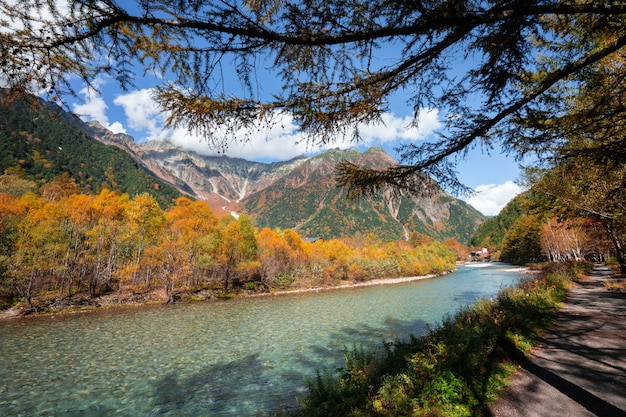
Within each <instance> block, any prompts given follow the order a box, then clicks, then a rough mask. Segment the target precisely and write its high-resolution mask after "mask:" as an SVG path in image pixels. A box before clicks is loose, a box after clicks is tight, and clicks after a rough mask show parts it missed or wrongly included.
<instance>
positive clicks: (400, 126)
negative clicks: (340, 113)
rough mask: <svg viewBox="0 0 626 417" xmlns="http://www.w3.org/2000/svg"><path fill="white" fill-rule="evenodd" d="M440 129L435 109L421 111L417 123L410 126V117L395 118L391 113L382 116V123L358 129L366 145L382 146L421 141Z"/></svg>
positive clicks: (437, 112)
mask: <svg viewBox="0 0 626 417" xmlns="http://www.w3.org/2000/svg"><path fill="white" fill-rule="evenodd" d="M440 127H441V122H440V121H439V111H438V110H437V109H422V110H421V111H420V114H419V118H418V122H417V123H416V125H412V117H410V116H405V117H403V118H400V117H397V116H395V115H394V114H392V113H385V114H383V116H382V123H378V124H375V125H367V126H362V127H359V130H360V132H361V136H362V137H363V142H364V143H366V144H372V145H375V144H383V143H387V142H394V141H397V140H398V139H402V140H410V141H415V140H421V139H424V138H426V137H427V136H428V135H430V134H431V133H433V132H434V131H435V130H437V129H438V128H440Z"/></svg>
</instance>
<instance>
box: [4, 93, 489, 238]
mask: <svg viewBox="0 0 626 417" xmlns="http://www.w3.org/2000/svg"><path fill="white" fill-rule="evenodd" d="M44 104H45V106H43V105H38V106H35V108H32V109H31V110H28V106H24V105H21V107H20V109H19V114H21V117H20V120H22V122H20V123H17V122H16V121H15V120H13V119H15V117H13V118H7V117H4V120H3V121H2V126H1V127H2V129H1V131H0V147H4V148H5V149H13V148H15V147H16V146H17V147H18V148H19V149H20V152H21V153H19V155H18V152H15V151H14V150H13V151H12V152H13V153H15V155H16V156H15V157H13V158H4V159H1V158H0V172H2V171H4V169H6V168H8V167H10V166H12V165H15V164H16V163H17V162H16V161H25V160H33V155H35V154H37V155H41V154H42V152H44V155H51V156H54V154H55V153H61V152H60V151H59V149H66V150H67V153H68V154H69V153H71V154H73V155H81V154H82V155H83V156H82V159H85V158H84V155H85V154H87V153H88V154H93V153H94V150H93V147H94V146H101V145H102V144H104V145H107V146H106V148H107V149H108V150H107V152H112V153H113V154H115V155H117V154H116V152H119V150H123V151H124V152H123V153H124V154H125V155H117V156H116V157H121V158H124V157H126V158H127V159H128V161H126V162H125V163H124V164H120V163H117V165H116V167H115V169H114V170H113V169H112V168H111V167H102V166H101V165H98V167H97V168H94V170H96V169H100V170H102V171H107V170H108V171H109V172H110V171H112V170H113V173H114V175H115V179H116V184H117V186H118V187H119V188H120V190H121V191H123V192H129V193H131V194H132V193H138V192H140V190H139V189H137V190H135V189H133V188H131V187H128V186H127V185H125V184H124V180H125V178H126V177H128V174H127V173H125V172H122V171H123V170H125V169H130V170H131V171H133V170H142V171H143V172H144V174H143V175H139V177H141V179H142V180H145V179H146V178H150V179H151V180H150V181H151V182H150V184H148V186H147V188H148V189H149V190H150V191H152V192H154V190H159V191H160V190H168V193H167V195H168V196H169V197H167V198H170V201H171V198H174V197H175V195H174V194H173V193H172V192H171V191H169V190H172V189H176V190H178V191H179V192H180V193H182V194H186V195H188V196H190V197H193V198H196V199H199V200H203V201H206V202H207V203H208V204H209V205H210V206H211V207H212V209H213V211H214V212H215V213H216V214H217V215H218V216H219V215H223V214H227V213H232V214H234V215H238V214H240V213H246V214H248V215H249V216H250V217H251V218H252V219H253V221H254V223H255V224H256V225H257V226H258V227H270V228H281V229H292V230H295V231H296V232H298V233H299V234H300V235H301V236H303V237H310V238H325V239H329V238H336V237H347V236H356V235H362V236H367V235H370V234H372V235H373V236H376V237H377V238H379V239H382V240H388V239H406V238H408V237H409V235H410V234H411V233H412V232H418V233H421V234H424V235H427V236H430V237H433V238H436V239H444V238H448V237H452V238H455V239H457V240H459V241H460V242H468V241H469V240H470V238H471V237H472V235H473V233H474V231H475V230H476V228H477V227H478V225H479V224H480V223H482V222H483V221H484V220H485V216H483V215H482V214H481V213H480V212H478V211H477V210H475V209H474V208H473V207H471V206H470V205H468V204H467V203H465V202H463V201H461V200H458V199H456V198H454V197H453V196H451V195H450V194H448V193H446V192H445V191H444V190H442V189H440V188H439V187H436V186H435V192H432V193H429V194H428V195H427V196H415V195H411V194H409V193H406V192H399V193H383V194H381V195H379V196H376V197H374V198H361V199H358V200H348V199H347V198H346V193H345V191H344V190H342V189H341V188H338V187H337V186H336V184H335V180H334V177H335V167H336V164H337V163H338V162H339V161H342V160H349V161H351V162H353V163H356V164H360V165H364V166H367V167H370V168H375V169H382V168H386V167H389V166H392V165H395V164H397V162H396V161H395V160H394V159H393V158H392V157H391V156H390V155H389V154H387V153H386V152H385V151H383V150H382V149H379V148H371V149H369V150H367V151H365V152H360V151H358V150H355V149H349V150H329V151H326V152H323V153H321V154H319V155H317V156H302V157H298V158H294V159H292V160H290V161H285V162H274V163H262V162H254V161H247V160H243V159H238V158H230V157H227V156H204V155H200V154H198V153H196V152H193V151H186V150H184V149H182V148H180V147H178V146H176V145H174V144H172V143H171V142H169V141H167V140H163V141H147V142H143V143H136V142H135V140H134V139H133V138H132V137H131V136H128V135H125V134H121V133H113V132H111V131H109V130H107V129H106V128H104V127H103V126H101V125H100V124H99V123H98V122H89V123H84V122H83V121H81V120H80V119H79V118H78V117H76V116H75V115H73V114H71V113H67V112H64V111H63V110H62V109H61V108H60V107H58V106H56V105H55V104H53V103H44ZM15 105H16V103H8V102H6V100H5V101H2V107H3V108H2V109H1V110H2V112H3V114H4V115H5V116H6V115H7V114H13V113H11V111H12V110H11V107H14V106H15ZM29 111H33V112H36V113H33V114H31V115H28V116H24V113H25V112H29ZM46 112H49V113H50V114H47V113H46ZM44 113H45V115H44V116H45V117H42V114H44ZM51 114H52V116H51ZM24 120H26V121H27V123H26V122H24ZM41 123H45V125H44V126H42V125H41ZM76 129H78V130H79V131H80V132H81V133H76ZM15 132H20V133H19V135H17V134H16V133H15ZM46 132H48V133H46ZM49 132H55V134H54V135H51V134H50V133H49ZM69 133H71V138H65V136H67V135H68V134H69ZM76 136H80V139H81V140H80V141H77V140H76ZM33 137H35V138H36V140H32V138H33ZM25 138H26V139H25ZM28 138H31V139H28ZM27 139H28V140H27ZM16 141H18V142H20V143H18V144H17V145H16ZM48 142H51V143H48ZM42 144H47V145H46V146H43V148H42ZM18 145H19V146H18ZM70 145H71V147H72V149H71V151H70V150H69V149H68V148H69V146H70ZM29 147H30V148H29ZM29 149H30V150H29ZM98 152H99V154H102V153H103V152H104V151H103V150H100V151H98ZM64 153H65V152H64ZM66 158H67V157H66ZM111 158H112V157H109V156H107V157H103V156H100V158H95V159H99V160H104V161H107V160H109V159H111ZM48 159H50V158H48ZM92 159H94V158H92ZM22 165H24V163H23V162H22ZM48 165H50V166H53V167H55V168H57V170H58V169H61V168H62V167H61V166H60V162H57V163H55V161H54V160H53V161H52V163H49V164H48ZM66 165H68V164H66ZM87 165H90V164H87ZM105 165H106V162H105ZM122 165H123V166H124V167H126V168H122ZM79 167H80V168H81V169H79V170H78V171H77V170H76V169H74V170H73V171H72V170H70V171H71V172H69V173H70V175H72V176H77V175H85V174H84V172H83V171H85V163H84V162H82V163H81V165H79ZM129 167H130V168H129ZM40 170H41V167H40ZM68 170H69V168H68ZM105 174H106V173H105V172H102V176H104V177H106V175H105ZM37 175H40V176H41V175H44V176H45V173H44V174H41V173H38V174H37ZM96 177H97V175H96V173H94V172H92V173H90V177H89V180H87V179H85V180H84V181H82V183H84V184H85V185H87V186H90V185H91V186H92V187H93V185H92V183H97V182H98V180H97V178H96ZM144 177H145V178H144ZM94 178H96V179H94ZM133 178H134V177H133ZM79 180H80V178H79ZM133 181H137V180H133ZM79 182H80V181H79ZM109 182H110V181H109ZM159 184H160V185H159ZM110 185H111V184H109V186H110ZM135 188H136V187H135ZM92 191H93V189H92ZM162 200H163V196H161V201H162Z"/></svg>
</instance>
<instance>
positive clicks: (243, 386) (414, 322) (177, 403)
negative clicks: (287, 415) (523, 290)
mask: <svg viewBox="0 0 626 417" xmlns="http://www.w3.org/2000/svg"><path fill="white" fill-rule="evenodd" d="M478 266H481V267H478ZM520 276H521V275H520V272H519V270H518V269H516V268H514V267H511V266H509V265H503V264H492V265H489V266H485V265H477V266H476V267H470V266H460V267H459V268H458V270H457V271H456V272H454V273H452V274H448V275H445V276H443V277H439V278H434V279H427V280H421V281H414V282H410V283H401V284H393V285H379V286H372V287H362V288H354V289H342V290H333V291H320V292H307V293H301V294H290V295H281V296H267V297H255V298H247V299H235V300H229V301H223V302H222V301H220V302H207V303H196V304H177V305H169V306H144V307H128V308H114V309H104V310H96V311H94V312H89V313H81V314H69V315H56V316H45V317H43V316H42V317H31V318H23V319H17V320H15V319H14V320H8V321H4V322H0V416H5V417H10V416H63V417H65V416H81V417H82V416H86V417H91V416H113V415H115V416H269V415H274V414H275V413H276V412H277V411H278V410H285V411H289V410H290V409H293V408H294V407H297V404H298V398H299V397H301V396H302V395H303V394H304V393H305V392H306V383H305V381H306V380H307V379H308V378H313V377H315V374H316V370H321V369H327V370H332V369H336V368H337V367H341V366H342V364H343V353H344V349H345V348H351V347H354V346H365V347H369V346H373V347H379V346H380V345H381V343H382V342H383V341H389V340H393V339H394V338H406V337H407V336H408V335H410V334H414V335H419V334H421V333H423V332H424V331H425V330H426V329H427V328H428V327H429V326H431V327H432V326H437V325H438V323H440V322H441V320H442V318H443V317H444V316H445V315H447V314H452V313H454V312H455V311H456V310H458V308H459V307H460V306H462V305H466V304H470V303H473V302H474V301H475V300H476V299H477V298H485V297H493V296H494V295H496V294H497V293H498V291H499V290H500V289H501V288H503V287H505V286H510V285H514V284H515V283H516V281H517V280H518V279H519V278H520Z"/></svg>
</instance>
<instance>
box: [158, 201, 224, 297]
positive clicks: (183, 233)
mask: <svg viewBox="0 0 626 417" xmlns="http://www.w3.org/2000/svg"><path fill="white" fill-rule="evenodd" d="M216 225H217V217H216V216H215V214H214V213H213V212H212V211H211V209H210V208H209V206H208V205H206V204H205V203H203V202H200V201H191V200H189V199H188V198H185V197H180V198H178V199H177V200H176V204H175V205H174V206H172V207H170V209H168V210H167V211H166V212H165V225H164V230H163V233H162V234H161V238H160V240H159V241H158V244H157V245H155V246H154V247H153V248H152V249H151V250H149V251H147V252H148V253H147V256H149V257H151V258H152V259H154V258H156V259H158V268H159V274H158V275H159V277H160V279H161V284H162V285H163V289H164V291H165V298H166V302H168V303H169V302H172V301H173V300H174V299H173V293H172V292H173V289H174V287H175V286H177V285H187V286H192V285H196V284H198V283H199V281H200V280H201V278H202V275H201V269H200V268H199V265H198V259H199V258H200V257H201V255H202V252H203V251H204V250H205V248H204V247H203V246H202V245H201V242H203V241H204V240H205V239H206V238H207V237H208V236H211V235H212V234H214V233H215V228H216Z"/></svg>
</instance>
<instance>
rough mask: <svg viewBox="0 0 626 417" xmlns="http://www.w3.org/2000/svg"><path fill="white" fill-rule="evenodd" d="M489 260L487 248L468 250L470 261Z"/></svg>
mask: <svg viewBox="0 0 626 417" xmlns="http://www.w3.org/2000/svg"><path fill="white" fill-rule="evenodd" d="M490 260H491V254H490V253H489V249H487V248H482V249H481V250H479V251H475V252H470V262H489V261H490Z"/></svg>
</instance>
